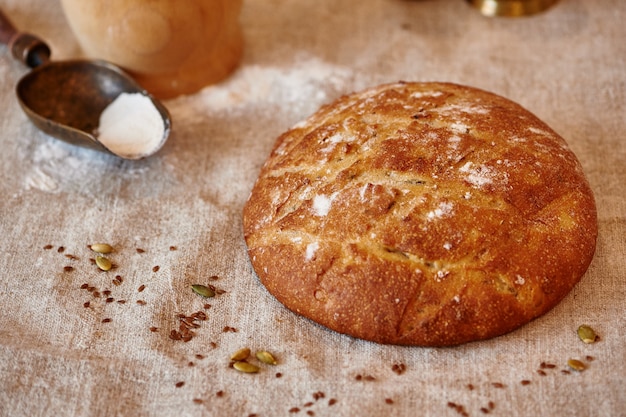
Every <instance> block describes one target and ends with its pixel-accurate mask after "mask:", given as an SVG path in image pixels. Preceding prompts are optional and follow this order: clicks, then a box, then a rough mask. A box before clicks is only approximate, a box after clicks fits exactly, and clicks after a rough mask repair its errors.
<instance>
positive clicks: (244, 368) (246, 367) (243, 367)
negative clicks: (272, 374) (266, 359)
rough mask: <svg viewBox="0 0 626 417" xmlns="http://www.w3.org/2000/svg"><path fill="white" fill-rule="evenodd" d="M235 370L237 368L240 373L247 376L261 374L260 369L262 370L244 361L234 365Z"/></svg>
mask: <svg viewBox="0 0 626 417" xmlns="http://www.w3.org/2000/svg"><path fill="white" fill-rule="evenodd" d="M233 368H235V369H236V370H238V371H239V372H244V373H246V374H254V373H257V372H259V369H261V368H259V367H258V366H256V365H253V364H251V363H248V362H243V361H239V362H235V363H234V364H233Z"/></svg>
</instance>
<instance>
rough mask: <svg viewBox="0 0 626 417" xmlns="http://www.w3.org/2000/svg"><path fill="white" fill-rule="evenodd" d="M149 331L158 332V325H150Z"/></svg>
mask: <svg viewBox="0 0 626 417" xmlns="http://www.w3.org/2000/svg"><path fill="white" fill-rule="evenodd" d="M150 331H151V332H152V333H155V332H158V331H159V328H158V327H154V326H152V327H150Z"/></svg>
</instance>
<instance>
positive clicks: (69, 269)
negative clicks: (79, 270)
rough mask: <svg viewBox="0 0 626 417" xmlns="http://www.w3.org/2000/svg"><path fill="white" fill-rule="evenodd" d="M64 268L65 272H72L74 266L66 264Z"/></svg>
mask: <svg viewBox="0 0 626 417" xmlns="http://www.w3.org/2000/svg"><path fill="white" fill-rule="evenodd" d="M63 270H64V271H65V272H72V271H73V270H74V267H73V266H69V265H68V266H64V267H63Z"/></svg>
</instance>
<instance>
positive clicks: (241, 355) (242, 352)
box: [230, 348, 250, 362]
mask: <svg viewBox="0 0 626 417" xmlns="http://www.w3.org/2000/svg"><path fill="white" fill-rule="evenodd" d="M248 356H250V349H248V348H243V349H239V350H238V351H237V352H235V353H233V354H232V355H230V360H232V361H237V362H239V361H243V360H246V359H248Z"/></svg>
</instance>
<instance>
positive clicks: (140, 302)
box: [137, 300, 148, 306]
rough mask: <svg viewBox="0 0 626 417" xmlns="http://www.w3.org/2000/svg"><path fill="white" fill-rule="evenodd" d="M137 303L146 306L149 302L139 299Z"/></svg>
mask: <svg viewBox="0 0 626 417" xmlns="http://www.w3.org/2000/svg"><path fill="white" fill-rule="evenodd" d="M137 304H139V305H140V306H145V305H146V304H148V303H146V302H145V301H144V300H137Z"/></svg>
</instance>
